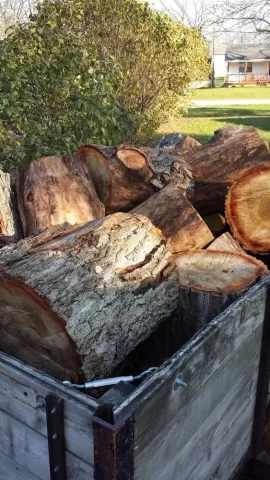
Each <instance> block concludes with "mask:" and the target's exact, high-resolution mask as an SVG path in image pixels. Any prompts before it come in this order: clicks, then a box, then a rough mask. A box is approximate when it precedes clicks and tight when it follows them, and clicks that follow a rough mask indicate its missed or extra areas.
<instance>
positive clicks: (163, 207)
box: [132, 183, 214, 253]
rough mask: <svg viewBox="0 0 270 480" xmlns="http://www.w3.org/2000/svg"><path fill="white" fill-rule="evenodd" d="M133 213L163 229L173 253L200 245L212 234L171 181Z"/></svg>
mask: <svg viewBox="0 0 270 480" xmlns="http://www.w3.org/2000/svg"><path fill="white" fill-rule="evenodd" d="M132 213H139V214H141V215H144V216H145V217H147V218H149V219H150V220H151V222H152V223H153V224H154V225H155V226H156V227H157V228H159V229H160V230H161V231H162V233H163V235H164V237H165V238H166V239H167V241H168V244H169V247H170V249H171V250H172V252H173V253H177V252H181V251H186V250H197V249H200V248H203V247H205V245H208V244H209V243H210V242H211V241H212V240H213V238H214V237H213V235H212V233H211V231H210V230H209V228H208V227H207V225H206V223H205V222H204V221H203V219H202V218H201V217H200V215H199V214H198V213H197V212H196V210H195V208H194V207H193V206H192V205H191V203H190V202H189V201H188V200H187V199H186V197H185V196H184V195H183V194H182V192H181V189H180V188H178V186H177V185H174V184H173V183H170V184H168V185H167V186H166V187H164V188H163V189H162V190H160V191H159V192H158V193H156V194H155V195H152V197H150V198H148V200H146V201H145V202H143V203H141V204H140V205H139V206H138V207H136V208H135V209H134V210H132Z"/></svg>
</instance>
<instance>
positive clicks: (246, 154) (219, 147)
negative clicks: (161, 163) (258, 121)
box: [176, 125, 270, 215]
mask: <svg viewBox="0 0 270 480" xmlns="http://www.w3.org/2000/svg"><path fill="white" fill-rule="evenodd" d="M176 154H177V155H178V156H179V158H180V159H181V160H184V161H186V162H187V163H188V164H189V165H190V167H191V169H192V174H193V178H194V180H195V204H194V205H195V208H196V209H197V210H198V212H199V213H200V214H201V215H208V214H211V213H219V212H223V211H224V207H225V197H226V194H227V189H228V187H229V186H230V185H231V184H232V183H233V182H234V180H235V179H236V178H237V177H238V176H239V174H241V172H242V170H243V169H244V168H245V167H247V166H250V165H251V164H252V165H256V164H258V163H260V162H263V161H269V160H270V154H269V148H268V147H267V145H266V142H264V141H263V140H262V139H261V138H260V136H259V134H258V133H257V131H256V129H255V128H253V127H237V126H233V125H229V126H227V127H224V128H222V129H220V130H218V131H217V132H215V135H214V137H213V138H212V139H211V140H210V141H209V142H208V143H207V144H205V145H201V146H199V147H197V148H194V149H192V150H191V151H189V150H187V151H181V150H180V151H179V152H177V151H176Z"/></svg>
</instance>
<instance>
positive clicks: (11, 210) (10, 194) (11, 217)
mask: <svg viewBox="0 0 270 480" xmlns="http://www.w3.org/2000/svg"><path fill="white" fill-rule="evenodd" d="M21 237H22V232H21V226H20V221H19V215H18V211H17V205H16V200H15V195H14V191H13V180H12V177H11V176H10V174H9V173H4V172H2V170H0V247H1V246H4V245H7V244H8V243H10V242H16V241H18V240H19V239H20V238H21Z"/></svg>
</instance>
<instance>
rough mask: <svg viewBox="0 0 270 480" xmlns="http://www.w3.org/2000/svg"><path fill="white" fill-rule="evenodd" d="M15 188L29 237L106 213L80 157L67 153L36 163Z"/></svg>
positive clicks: (25, 171) (26, 234)
mask: <svg viewBox="0 0 270 480" xmlns="http://www.w3.org/2000/svg"><path fill="white" fill-rule="evenodd" d="M15 190H16V197H17V203H18V208H19V212H20V217H21V221H22V227H23V234H24V236H25V237H29V236H31V235H36V234H37V233H39V232H41V231H43V230H45V229H46V228H49V227H51V226H52V225H61V224H64V223H68V224H71V225H74V224H81V223H85V222H88V221H90V220H95V219H98V218H101V217H103V216H104V214H105V208H104V205H103V204H102V203H101V201H100V200H99V198H98V196H97V193H96V190H95V187H94V185H93V183H92V181H91V178H90V176H89V174H88V171H87V169H86V167H85V165H84V163H83V162H82V161H81V159H79V158H78V157H72V156H69V155H63V156H55V157H45V158H41V159H40V160H37V161H34V162H32V163H31V164H30V165H29V166H28V167H27V168H26V169H25V170H23V171H22V172H21V173H20V174H19V176H18V179H17V181H16V183H15Z"/></svg>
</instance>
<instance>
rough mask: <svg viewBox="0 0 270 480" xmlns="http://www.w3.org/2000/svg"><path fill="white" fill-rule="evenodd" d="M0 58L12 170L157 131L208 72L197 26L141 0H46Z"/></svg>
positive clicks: (1, 142) (2, 145)
mask: <svg viewBox="0 0 270 480" xmlns="http://www.w3.org/2000/svg"><path fill="white" fill-rule="evenodd" d="M0 61H1V70H0V118H1V119H2V124H0V157H1V156H2V158H4V159H5V160H6V163H7V164H9V165H10V164H12V165H14V166H16V164H21V163H22V162H25V163H28V162H29V161H30V160H31V159H33V158H37V157H39V156H41V155H49V154H54V153H56V152H61V153H64V152H72V151H74V150H75V149H76V148H77V145H78V144H79V143H82V142H83V143H86V142H94V143H99V142H102V143H108V144H112V143H117V142H119V141H122V140H125V139H126V138H130V137H131V136H132V135H134V134H135V133H136V134H140V133H141V134H148V133H151V132H152V131H153V130H154V129H155V128H156V127H157V126H158V125H159V124H160V123H161V122H162V121H164V120H165V119H166V117H167V116H168V115H169V114H172V113H179V112H180V111H181V108H183V107H185V105H186V103H187V98H188V96H187V92H188V90H189V86H190V84H191V83H192V82H193V81H195V80H198V79H201V78H205V77H206V76H207V75H208V73H209V65H208V63H207V50H206V47H205V44H204V41H203V38H202V36H201V34H200V33H199V32H198V30H196V29H191V28H187V27H185V26H184V25H182V24H181V23H179V22H174V21H173V20H172V19H171V18H170V17H169V16H168V15H165V14H163V13H160V12H155V11H153V10H151V8H150V7H149V5H148V4H147V3H141V2H139V1H137V0H117V1H116V0H69V1H68V2H66V1H64V0H44V1H43V2H42V3H40V4H39V5H38V8H37V12H36V14H35V15H34V16H32V17H31V18H30V20H29V22H27V23H26V24H22V25H17V26H15V27H14V28H13V29H12V30H11V31H10V32H9V35H8V36H7V38H6V39H5V40H4V41H3V42H2V45H1V51H0ZM14 152H16V154H15V155H14Z"/></svg>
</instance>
